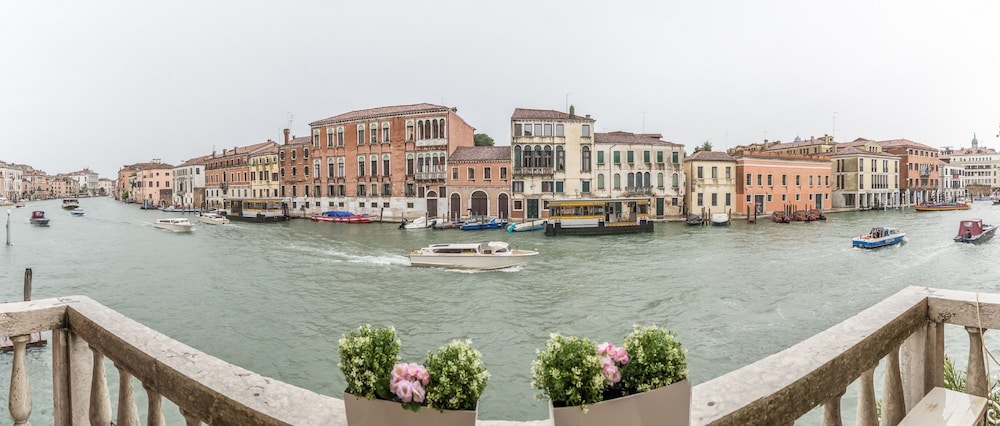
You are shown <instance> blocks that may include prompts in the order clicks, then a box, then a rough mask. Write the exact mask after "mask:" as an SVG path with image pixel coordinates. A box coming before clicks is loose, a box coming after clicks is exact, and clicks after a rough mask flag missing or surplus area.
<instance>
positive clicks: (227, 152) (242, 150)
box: [209, 139, 278, 158]
mask: <svg viewBox="0 0 1000 426" xmlns="http://www.w3.org/2000/svg"><path fill="white" fill-rule="evenodd" d="M273 146H278V143H277V142H275V141H272V140H270V139H268V140H267V141H266V142H261V143H255V144H253V145H247V146H237V147H235V148H233V149H224V150H222V154H214V155H211V156H209V158H219V157H229V156H235V155H247V154H255V153H257V152H260V151H262V150H266V149H268V148H270V147H273Z"/></svg>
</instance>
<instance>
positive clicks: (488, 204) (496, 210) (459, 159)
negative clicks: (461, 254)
mask: <svg viewBox="0 0 1000 426" xmlns="http://www.w3.org/2000/svg"><path fill="white" fill-rule="evenodd" d="M510 164H511V163H510V147H506V146H463V147H459V148H455V151H454V152H452V153H451V155H450V156H449V157H448V167H449V168H450V170H449V171H448V189H449V191H451V193H450V194H449V195H448V198H449V202H448V205H449V206H450V207H451V210H450V211H449V216H451V217H454V218H458V217H467V216H468V217H479V216H484V217H497V218H503V219H506V218H509V217H510Z"/></svg>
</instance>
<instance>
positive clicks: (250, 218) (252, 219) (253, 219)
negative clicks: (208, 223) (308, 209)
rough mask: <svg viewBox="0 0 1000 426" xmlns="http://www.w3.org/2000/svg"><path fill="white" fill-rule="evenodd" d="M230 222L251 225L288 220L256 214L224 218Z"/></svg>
mask: <svg viewBox="0 0 1000 426" xmlns="http://www.w3.org/2000/svg"><path fill="white" fill-rule="evenodd" d="M226 217H227V218H229V220H230V221H234V220H235V221H238V222H252V223H272V222H284V221H286V220H288V216H285V215H276V216H269V215H264V214H257V215H256V216H240V215H228V216H226Z"/></svg>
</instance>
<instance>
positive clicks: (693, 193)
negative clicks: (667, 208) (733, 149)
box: [681, 151, 737, 218]
mask: <svg viewBox="0 0 1000 426" xmlns="http://www.w3.org/2000/svg"><path fill="white" fill-rule="evenodd" d="M684 174H685V175H686V176H687V181H686V184H687V187H686V190H685V192H686V194H687V197H686V198H685V201H684V206H683V208H682V209H681V211H682V212H684V214H685V215H687V214H697V215H700V216H701V217H702V218H705V217H707V215H710V214H712V213H731V212H732V211H733V210H735V206H736V202H737V200H736V159H735V158H733V157H732V156H730V155H729V154H726V153H725V152H716V151H698V152H695V153H694V154H691V155H690V156H689V157H687V158H686V159H684Z"/></svg>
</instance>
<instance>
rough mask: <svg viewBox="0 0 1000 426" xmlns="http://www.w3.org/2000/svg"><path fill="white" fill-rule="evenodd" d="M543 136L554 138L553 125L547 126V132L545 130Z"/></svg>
mask: <svg viewBox="0 0 1000 426" xmlns="http://www.w3.org/2000/svg"><path fill="white" fill-rule="evenodd" d="M542 136H552V125H551V124H546V125H545V130H543V133H542Z"/></svg>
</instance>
